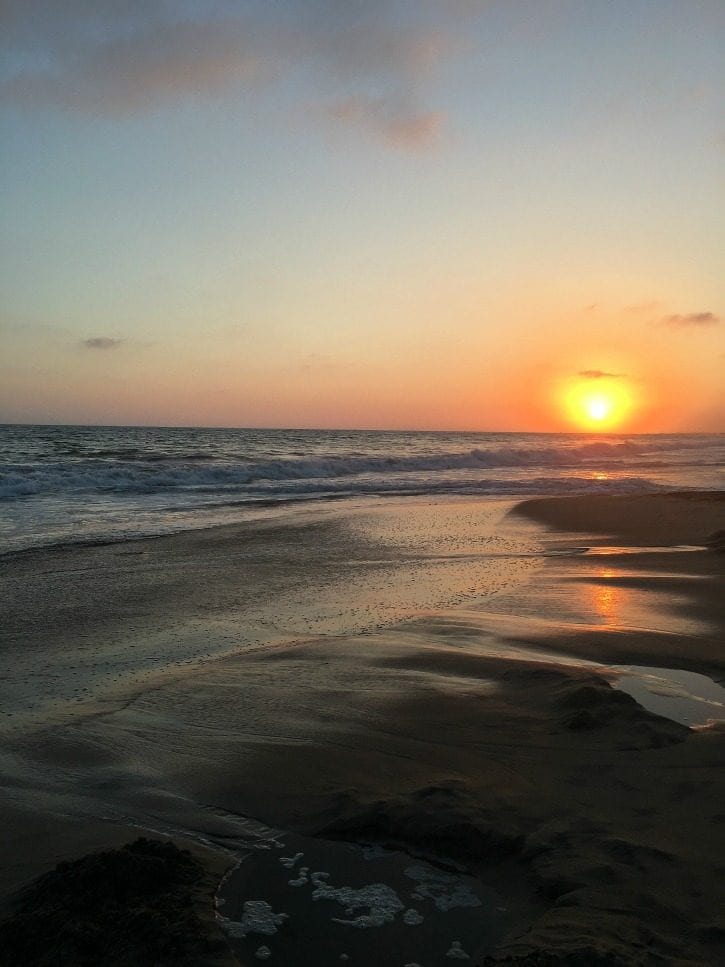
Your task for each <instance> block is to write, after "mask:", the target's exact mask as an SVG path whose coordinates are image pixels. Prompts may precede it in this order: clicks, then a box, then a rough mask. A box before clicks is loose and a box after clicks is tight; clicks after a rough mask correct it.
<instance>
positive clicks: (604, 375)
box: [579, 369, 629, 379]
mask: <svg viewBox="0 0 725 967" xmlns="http://www.w3.org/2000/svg"><path fill="white" fill-rule="evenodd" d="M579 376H581V377H582V379H629V376H628V375H627V374H626V373H608V372H606V370H603V369H581V370H579Z"/></svg>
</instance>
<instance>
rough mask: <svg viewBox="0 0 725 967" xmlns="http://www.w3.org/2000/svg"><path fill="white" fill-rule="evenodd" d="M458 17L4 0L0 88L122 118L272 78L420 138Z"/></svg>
mask: <svg viewBox="0 0 725 967" xmlns="http://www.w3.org/2000/svg"><path fill="white" fill-rule="evenodd" d="M465 22H466V20H465V17H464V16H463V15H462V14H457V13H456V12H455V10H454V8H453V7H452V6H451V5H450V4H449V3H447V2H442V0H419V2H418V3H416V4H415V5H411V4H410V3H408V2H406V0H346V2H345V3H340V2H339V0H305V2H304V3H298V2H296V0H286V2H275V3H270V2H269V0H234V2H231V0H217V2H215V3H213V4H210V3H208V2H207V0H186V2H184V3H167V2H164V0H145V2H142V0H126V2H124V3H118V2H117V0H96V2H91V0H64V3H63V4H58V3H57V0H5V3H4V4H3V5H2V7H0V37H2V38H3V39H2V40H0V55H2V56H1V57H0V60H1V61H2V63H3V64H4V65H6V66H5V67H4V68H3V71H2V73H1V74H0V100H4V101H6V102H11V103H14V104H16V105H20V106H22V107H24V108H26V109H29V108H48V107H51V108H60V109H63V110H67V111H76V112H82V113H90V114H98V115H102V116H107V117H123V116H127V115H136V114H141V113H144V112H150V111H153V110H157V109H158V108H159V107H160V106H163V105H165V104H169V103H173V102H175V101H181V100H184V99H189V98H210V97H218V96H221V95H224V94H230V93H234V94H237V95H239V96H245V95H249V94H250V93H252V92H256V91H258V90H259V89H260V87H261V84H260V82H266V83H267V84H270V83H273V82H274V81H279V82H280V87H281V89H283V90H284V91H288V90H291V89H293V88H296V89H298V90H299V91H304V95H303V96H304V97H305V99H306V100H307V101H309V100H310V99H311V100H313V102H315V103H318V104H319V105H320V106H321V107H320V110H321V112H322V114H323V115H324V116H326V117H327V118H328V119H329V120H331V121H334V122H344V123H345V124H347V125H350V126H352V125H355V126H357V127H359V128H360V129H361V130H362V131H364V132H367V133H368V134H371V135H373V136H375V137H376V138H378V139H380V140H382V141H384V142H385V143H386V144H388V145H390V146H393V147H396V148H404V149H409V148H411V147H416V148H417V147H423V146H425V145H429V144H431V143H433V142H434V140H435V136H436V134H437V132H438V130H439V128H440V126H441V124H442V123H443V116H442V114H441V113H440V112H437V111H435V110H433V109H432V108H431V106H430V105H429V104H428V103H427V101H428V97H427V92H426V88H427V85H428V82H429V81H430V79H431V77H432V76H433V75H434V73H435V71H436V70H437V69H438V68H439V67H440V66H441V65H442V64H443V63H444V62H445V61H446V60H447V59H449V58H450V57H451V56H452V54H453V53H454V52H455V51H456V50H458V49H459V47H460V35H461V34H462V33H463V27H462V25H463V24H465Z"/></svg>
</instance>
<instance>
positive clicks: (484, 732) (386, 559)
mask: <svg viewBox="0 0 725 967" xmlns="http://www.w3.org/2000/svg"><path fill="white" fill-rule="evenodd" d="M723 529H725V497H724V495H723V494H722V493H693V492H688V493H682V494H677V493H673V494H667V495H647V496H616V497H615V496H588V497H586V498H547V499H542V500H531V501H527V502H524V503H523V504H520V505H518V506H517V505H516V504H515V503H514V502H513V501H504V500H498V501H497V500H488V501H486V500H469V499H440V500H431V499H423V498H420V499H415V498H408V499H401V500H397V499H389V500H388V501H385V502H383V501H375V500H366V501H362V500H361V501H357V502H351V503H350V504H349V505H347V506H346V507H345V508H342V507H340V506H339V505H338V506H334V505H329V506H328V507H327V508H326V509H323V510H320V509H315V510H305V511H296V512H295V513H294V514H292V513H290V515H289V517H288V518H282V519H276V520H273V521H269V522H266V523H260V522H252V523H247V524H244V525H230V526H226V527H217V528H210V529H208V530H205V531H196V532H186V533H184V534H180V535H176V536H168V537H161V538H157V539H153V540H151V539H148V540H138V541H129V542H120V543H115V544H107V545H104V546H95V547H65V548H55V549H49V550H37V551H27V552H23V553H20V554H16V555H6V556H5V557H4V558H2V559H0V576H1V578H2V581H1V582H0V586H2V588H3V590H2V592H1V594H2V602H1V603H2V610H3V614H4V619H3V629H2V638H1V640H0V647H1V648H2V653H3V657H4V660H5V663H6V667H7V669H8V674H7V676H6V678H5V681H4V682H3V685H2V689H3V694H2V699H3V704H2V707H3V712H4V714H3V716H2V730H3V733H4V735H3V759H2V762H3V786H4V788H3V803H4V805H3V806H2V814H1V816H0V818H1V819H2V824H3V828H4V829H6V830H8V831H12V833H11V835H10V836H4V837H3V845H2V864H1V866H2V890H3V894H4V896H5V897H6V909H8V910H12V903H13V901H14V898H16V897H17V893H18V890H20V889H21V888H23V887H24V886H26V885H27V884H28V883H29V882H30V881H31V880H32V879H33V878H34V877H36V876H38V875H39V874H41V873H43V872H45V871H46V870H48V869H50V868H52V867H53V866H54V865H55V864H56V863H57V862H59V861H61V860H66V859H72V858H76V857H78V856H80V855H82V854H84V853H88V852H89V851H92V850H96V849H100V848H105V849H107V848H111V847H117V846H119V845H121V844H123V843H126V842H128V841H129V840H130V839H133V838H135V837H136V836H137V835H139V834H140V832H141V831H143V832H144V833H145V834H151V835H155V836H160V837H171V838H172V839H174V841H175V842H177V843H179V844H180V845H191V846H192V847H193V849H194V851H195V855H197V856H201V857H203V858H204V861H205V862H206V863H207V864H208V868H209V869H210V870H213V871H214V876H215V882H218V881H219V879H220V878H221V875H222V873H223V871H224V870H227V871H228V874H229V875H228V876H227V878H226V880H225V882H224V885H223V887H222V888H221V892H220V899H221V900H222V901H224V902H223V904H222V905H221V906H220V907H219V914H220V923H221V928H222V929H223V930H224V934H225V936H226V938H227V941H228V943H229V944H230V946H231V949H232V951H233V953H234V956H236V958H237V959H238V961H239V962H240V963H242V964H245V963H250V964H251V963H255V962H257V957H259V958H260V959H262V957H260V953H259V952H260V950H261V949H262V947H264V948H266V949H268V950H269V962H270V963H278V964H287V965H292V964H300V965H306V964H310V965H312V964H315V965H323V964H340V963H341V962H343V961H341V959H340V958H341V955H342V954H345V955H346V957H347V960H346V961H344V962H346V963H349V964H351V965H354V964H357V965H363V964H369V963H370V962H372V961H371V959H370V958H372V957H374V958H375V960H376V962H377V963H381V964H386V965H387V964H390V965H391V967H392V965H398V964H399V965H401V967H402V965H404V964H412V963H420V964H421V965H422V967H428V965H434V964H445V963H449V962H451V960H455V959H461V960H463V959H464V957H463V955H464V954H465V955H466V956H467V957H468V958H469V962H470V963H473V964H484V963H485V964H488V963H497V962H503V963H521V964H525V963H529V964H544V963H571V964H587V965H589V964H599V963H601V964H677V965H715V964H718V963H721V962H722V959H723V954H724V952H725V919H723V913H722V911H723V901H724V900H725V895H724V894H723V887H722V883H723V876H724V874H725V867H724V866H723V860H722V857H723V855H724V853H725V812H724V811H723V802H725V778H724V776H725V772H724V771H723V769H722V766H723V765H725V724H723V723H724V722H725V692H724V691H723V690H722V688H721V687H720V686H721V684H722V682H723V681H725V652H724V651H723V645H722V642H723V628H725V596H724V595H723V594H722V588H723V576H724V574H725V557H724V556H723V555H722V554H721V553H719V552H718V551H717V549H716V548H713V547H707V543H708V540H709V539H710V538H711V536H712V535H713V534H716V533H717V532H718V531H722V530H723ZM688 676H689V677H688ZM360 844H364V845H362V846H361V845H360ZM356 851H357V852H356ZM285 858H289V859H290V860H291V861H293V862H290V864H289V865H286V864H285V863H282V862H281V860H282V859H285ZM303 869H305V870H306V872H304V873H303V872H301V871H302V870H303ZM411 870H417V872H415V873H411ZM315 871H316V872H315ZM421 871H422V872H421ZM436 871H437V872H436ZM323 874H324V875H323ZM315 877H317V878H316V879H315ZM436 877H438V878H437V879H436ZM446 877H448V879H446ZM290 884H293V885H290ZM376 884H377V886H378V887H380V886H381V884H382V885H383V886H385V887H386V889H385V890H382V889H379V890H378V891H377V893H375V891H373V892H372V893H370V892H369V891H368V892H367V893H366V892H365V890H367V889H368V887H370V886H371V885H376ZM421 884H422V885H421ZM343 887H347V888H348V891H347V893H346V892H345V891H344V889H343ZM446 891H447V892H446ZM315 894H317V896H316V898H315ZM381 898H382V899H381ZM386 898H387V899H386ZM249 901H253V902H257V903H260V902H263V903H265V904H269V909H270V911H272V913H273V914H276V915H277V918H276V919H275V918H274V916H273V918H272V920H271V921H270V920H269V918H267V921H265V922H264V924H263V927H264V929H262V930H261V931H260V930H259V929H256V928H255V927H254V923H253V920H254V918H253V917H251V916H249V913H250V910H249V909H246V908H245V906H244V904H245V903H248V902H249ZM209 902H210V903H211V898H210V901H209ZM411 911H412V912H411ZM282 914H284V916H282ZM360 917H362V918H366V917H367V918H368V920H369V921H370V922H369V923H357V927H363V926H367V927H369V929H354V926H355V924H354V923H353V921H356V920H357V919H358V918H360ZM245 924H246V927H245ZM250 924H252V926H250ZM257 927H259V924H257ZM214 929H217V928H214ZM416 931H418V933H416ZM547 957H548V958H549V959H547ZM556 958H559V959H556Z"/></svg>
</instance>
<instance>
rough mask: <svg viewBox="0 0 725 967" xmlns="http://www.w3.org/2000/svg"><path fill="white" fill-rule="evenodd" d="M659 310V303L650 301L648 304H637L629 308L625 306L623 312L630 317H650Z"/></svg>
mask: <svg viewBox="0 0 725 967" xmlns="http://www.w3.org/2000/svg"><path fill="white" fill-rule="evenodd" d="M659 308H660V303H659V302H655V301H654V300H650V301H649V302H637V303H635V304H634V305H631V306H625V307H624V311H625V312H628V313H631V314H632V315H637V316H638V315H651V314H652V313H653V312H656V311H657V309H659Z"/></svg>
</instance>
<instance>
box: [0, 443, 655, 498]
mask: <svg viewBox="0 0 725 967" xmlns="http://www.w3.org/2000/svg"><path fill="white" fill-rule="evenodd" d="M649 452H650V450H649V449H648V448H647V447H646V446H644V445H642V444H638V443H632V442H628V441H625V442H621V443H606V442H593V443H586V444H581V445H579V446H562V447H529V448H521V447H510V446H504V447H497V448H488V449H484V448H477V447H474V448H472V449H470V450H464V451H460V452H454V451H444V452H438V453H436V452H432V453H418V454H412V455H402V454H396V453H391V454H384V455H371V454H369V453H368V454H344V455H339V456H338V455H334V456H316V455H315V456H307V457H296V458H294V457H282V458H278V459H271V460H261V461H254V460H250V459H249V458H248V457H244V456H243V455H241V454H240V455H239V457H238V458H236V459H233V460H230V459H229V458H226V459H223V460H220V459H218V458H215V457H214V456H213V455H212V454H208V453H199V452H196V453H194V452H191V453H182V454H172V453H158V452H147V453H144V452H143V451H140V450H133V451H129V450H121V449H119V450H112V451H96V453H95V456H94V457H92V458H85V459H72V460H65V461H62V460H56V461H53V462H50V461H48V462H38V463H22V464H11V465H9V466H8V465H6V466H5V467H4V468H2V469H0V499H5V500H12V499H14V498H20V497H27V496H31V495H38V496H39V495H52V494H61V493H65V494H68V493H79V494H81V493H93V492H95V493H117V494H120V493H129V494H134V493H136V494H138V493H150V492H158V491H175V490H197V491H198V490H207V491H208V490H221V491H225V490H232V489H234V488H240V489H247V488H250V487H251V488H254V487H255V485H256V486H259V487H262V488H263V489H265V490H267V489H269V488H270V486H271V485H273V484H275V483H279V484H286V483H288V482H291V481H318V482H319V483H318V486H317V487H316V488H315V489H317V490H319V489H321V485H322V484H323V482H324V483H325V484H326V485H327V486H328V487H329V488H330V489H335V488H336V486H337V485H336V482H338V481H340V480H341V479H344V480H347V481H350V480H351V479H352V478H358V479H359V482H360V484H362V483H363V482H366V483H367V484H368V486H365V488H364V490H363V491H362V492H369V489H370V488H369V483H370V480H369V479H367V480H366V478H370V477H371V476H374V477H376V478H379V479H377V481H376V488H377V489H383V490H385V489H389V485H386V481H388V482H389V480H390V478H393V477H396V478H397V477H401V476H407V475H410V474H421V473H430V474H434V475H435V474H440V473H445V472H451V471H492V470H493V471H495V470H496V469H498V468H500V469H506V468H508V469H516V468H521V469H528V470H535V469H542V470H544V469H547V468H551V469H554V468H555V469H557V470H576V469H579V470H587V469H589V470H591V469H600V470H603V471H606V470H607V469H610V470H614V469H616V470H618V471H622V470H626V469H627V468H632V465H633V462H635V461H636V460H637V459H638V458H642V457H644V456H645V455H646V454H648V453H649ZM656 465H658V464H657V463H656V462H653V461H652V460H649V461H648V466H650V467H651V466H656ZM429 483H430V484H432V483H433V481H432V480H431V481H429ZM469 483H470V482H469ZM351 489H353V490H357V489H358V487H356V486H352V487H351ZM393 489H405V487H404V486H402V485H401V486H400V487H395V488H393Z"/></svg>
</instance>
